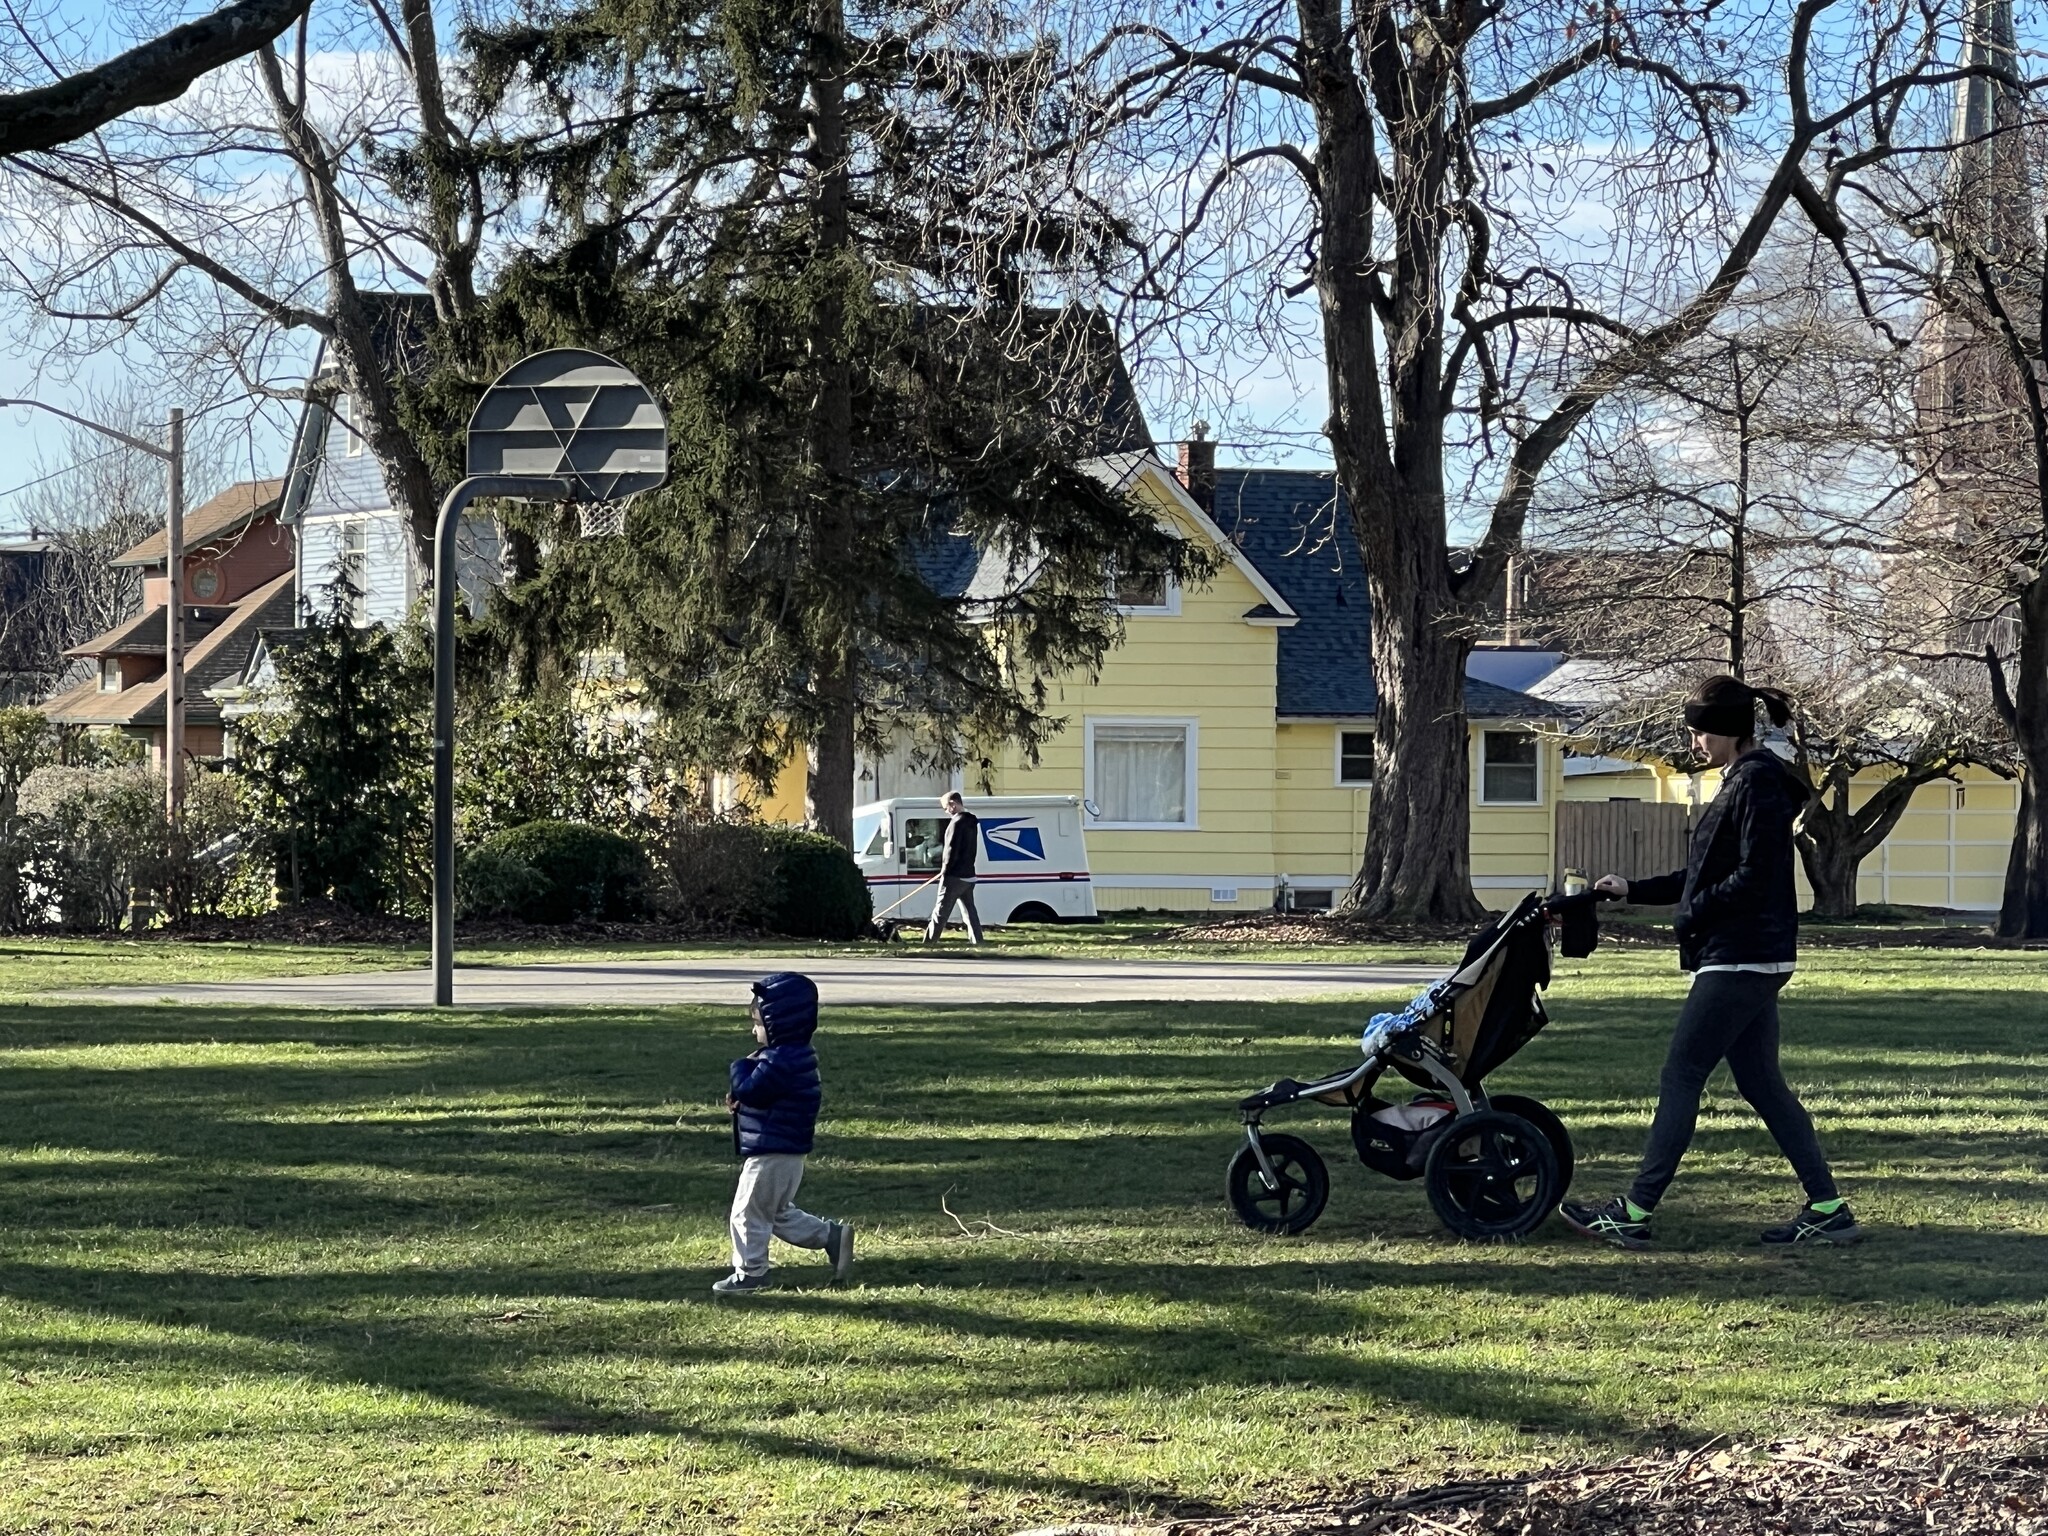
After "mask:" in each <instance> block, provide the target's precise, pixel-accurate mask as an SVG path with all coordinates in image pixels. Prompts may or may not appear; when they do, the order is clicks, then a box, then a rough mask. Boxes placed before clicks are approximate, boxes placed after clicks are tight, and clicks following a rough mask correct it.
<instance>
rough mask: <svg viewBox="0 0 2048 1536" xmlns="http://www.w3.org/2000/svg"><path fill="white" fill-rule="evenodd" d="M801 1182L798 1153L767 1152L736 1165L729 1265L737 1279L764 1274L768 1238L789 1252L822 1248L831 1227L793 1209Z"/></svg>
mask: <svg viewBox="0 0 2048 1536" xmlns="http://www.w3.org/2000/svg"><path fill="white" fill-rule="evenodd" d="M803 1181H804V1157H803V1154H802V1153H801V1152H770V1153H765V1154H763V1155H762V1156H759V1157H750V1158H748V1159H747V1160H746V1161H745V1162H744V1163H741V1164H740V1184H739V1188H738V1189H736V1190H734V1191H733V1194H732V1223H731V1226H732V1267H733V1269H734V1271H735V1272H737V1273H739V1274H742V1275H765V1274H767V1273H768V1237H769V1234H770V1233H773V1234H774V1235H775V1236H776V1237H779V1238H781V1239H782V1240H783V1241H784V1242H785V1243H788V1244H790V1245H791V1246H792V1247H795V1248H822V1247H824V1246H825V1235H826V1233H827V1232H828V1231H829V1230H830V1228H831V1223H829V1222H825V1221H820V1220H819V1219H818V1218H817V1217H815V1216H813V1215H812V1214H811V1213H810V1212H809V1211H800V1210H798V1209H797V1206H796V1192H797V1189H798V1188H799V1187H800V1186H801V1185H802V1184H803Z"/></svg>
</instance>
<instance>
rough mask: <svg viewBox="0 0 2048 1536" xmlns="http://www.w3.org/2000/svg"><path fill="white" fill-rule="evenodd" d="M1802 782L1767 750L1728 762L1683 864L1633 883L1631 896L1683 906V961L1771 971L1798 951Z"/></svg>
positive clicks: (1690, 965) (1679, 924)
mask: <svg viewBox="0 0 2048 1536" xmlns="http://www.w3.org/2000/svg"><path fill="white" fill-rule="evenodd" d="M1805 799H1806V797H1805V795H1804V793H1803V792H1802V791H1801V790H1800V787H1799V782H1798V780H1796V779H1794V778H1793V777H1792V775H1791V774H1790V773H1789V772H1788V771H1787V770H1786V769H1785V767H1784V765H1783V764H1782V763H1780V762H1779V761H1778V759H1777V758H1776V757H1774V756H1772V755H1771V754H1770V753H1769V752H1766V751H1764V750H1763V749H1761V748H1759V749H1757V750H1756V751H1753V752H1745V753H1743V754H1742V756H1740V757H1738V758H1737V759H1736V760H1735V761H1734V762H1733V763H1732V764H1730V765H1729V768H1728V772H1727V774H1726V775H1725V776H1724V777H1723V778H1722V780H1721V793H1720V794H1718V795H1716V796H1715V797H1714V800H1713V803H1712V804H1711V805H1709V806H1708V807H1707V808H1706V810H1705V811H1703V812H1702V813H1701V814H1700V820H1699V825H1698V826H1696V827H1695V828H1693V834H1692V846H1691V847H1690V848H1688V849H1687V850H1686V861H1685V868H1684V869H1681V870H1679V871H1677V872H1676V873H1675V874H1669V875H1658V876H1656V877H1654V878H1652V879H1649V880H1631V881H1629V883H1628V899H1629V900H1630V901H1632V902H1641V903H1642V904H1644V905H1646V906H1653V907H1661V906H1669V905H1670V904H1671V903H1673V902H1676V903H1677V904H1678V917H1677V920H1676V922H1675V923H1674V925H1673V926H1674V927H1675V928H1676V930H1677V933H1678V963H1679V964H1680V965H1681V966H1683V967H1684V968H1685V969H1686V970H1688V971H1696V970H1698V969H1699V968H1700V967H1701V966H1703V965H1769V964H1774V963H1782V962H1784V961H1788V960H1791V959H1794V958H1795V957H1796V956H1797V954H1798V949H1799V901H1798V896H1797V894H1796V893H1795V891H1794V889H1793V885H1792V823H1793V821H1794V820H1796V819H1797V817H1798V815H1799V810H1800V807H1801V806H1802V805H1804V804H1805Z"/></svg>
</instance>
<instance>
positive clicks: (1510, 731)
mask: <svg viewBox="0 0 2048 1536" xmlns="http://www.w3.org/2000/svg"><path fill="white" fill-rule="evenodd" d="M1489 736H1527V737H1530V738H1531V739H1533V740H1534V741H1535V743H1536V798H1535V799H1533V800H1489V799H1487V797H1486V738H1487V737H1489ZM1478 746H1479V750H1478V752H1477V753H1476V754H1474V756H1475V761H1474V763H1473V765H1472V766H1473V784H1472V788H1473V789H1474V791H1475V792H1476V793H1477V794H1478V796H1479V804H1481V805H1497V806H1502V807H1514V808H1516V809H1519V810H1524V811H1526V810H1533V809H1535V808H1536V807H1538V806H1541V805H1542V804H1543V736H1542V734H1541V733H1540V732H1537V731H1524V730H1516V729H1514V728H1513V727H1510V726H1499V727H1494V728H1486V727H1482V728H1481V729H1480V732H1479V743H1478Z"/></svg>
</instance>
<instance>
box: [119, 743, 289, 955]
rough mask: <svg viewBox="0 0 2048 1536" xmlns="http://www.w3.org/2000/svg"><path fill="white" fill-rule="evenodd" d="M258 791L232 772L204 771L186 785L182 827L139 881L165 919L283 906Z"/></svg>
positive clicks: (139, 867) (140, 865)
mask: <svg viewBox="0 0 2048 1536" xmlns="http://www.w3.org/2000/svg"><path fill="white" fill-rule="evenodd" d="M254 798H255V797H254V794H253V792H252V791H251V790H250V788H249V786H248V784H247V783H245V782H244V781H242V780H240V779H238V778H235V777H234V776H233V775H231V774H226V773H217V772H199V773H195V774H193V775H192V776H191V777H190V778H189V779H188V780H187V781H186V784H185V815H184V821H183V824H182V825H181V826H180V827H179V828H178V830H177V831H176V832H175V833H173V832H171V831H170V830H169V828H165V829H164V833H163V836H162V838H161V841H160V842H159V844H158V845H157V847H156V848H155V849H154V850H152V853H151V855H150V856H149V857H148V858H145V859H141V860H138V861H137V864H136V869H135V883H136V884H137V885H138V886H147V887H148V888H149V889H150V890H151V891H153V892H154V893H155V894H156V898H157V900H158V902H159V903H160V904H161V905H162V907H163V910H164V916H165V917H167V918H169V919H170V920H171V921H172V922H174V923H176V922H182V921H183V920H184V919H186V918H188V917H194V916H218V915H222V914H226V915H230V916H235V917H253V916H256V915H258V914H260V913H263V912H268V911H269V910H270V909H271V907H273V906H274V905H276V899H277V878H276V873H277V870H276V862H275V857H274V855H273V853H272V850H271V845H270V838H269V835H268V833H267V832H266V831H265V830H264V829H263V828H262V827H261V826H260V825H259V824H258V822H257V814H256V808H255V805H254V804H253V801H254Z"/></svg>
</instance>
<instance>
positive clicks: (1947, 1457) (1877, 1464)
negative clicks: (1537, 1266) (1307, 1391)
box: [1025, 1413, 2048, 1536]
mask: <svg viewBox="0 0 2048 1536" xmlns="http://www.w3.org/2000/svg"><path fill="white" fill-rule="evenodd" d="M1717 1445H1719V1442H1718V1441H1709V1442H1708V1443H1707V1445H1705V1446H1701V1447H1699V1448H1697V1449H1695V1450H1692V1451H1689V1452H1677V1451H1672V1452H1664V1453H1660V1454H1656V1455H1650V1456H1640V1457H1635V1458H1632V1459H1630V1460H1628V1461H1621V1462H1614V1463H1610V1464H1608V1465H1605V1466H1568V1467H1550V1468H1544V1469H1540V1470H1538V1471H1534V1472H1531V1473H1529V1474H1527V1475H1525V1476H1522V1477H1510V1478H1500V1479H1497V1480H1493V1481H1487V1482H1465V1483H1448V1484H1443V1485H1440V1486H1438V1487H1435V1488H1424V1489H1413V1490H1409V1489H1403V1490H1400V1491H1398V1492H1396V1493H1393V1494H1389V1495H1368V1496H1365V1497H1361V1498H1357V1499H1351V1500H1346V1501H1342V1502H1336V1503H1326V1504H1320V1505H1315V1506H1312V1507H1307V1508H1301V1509H1293V1510H1276V1511H1271V1512H1267V1513H1248V1514H1240V1515H1233V1516H1228V1517H1226V1518H1223V1519H1204V1520H1176V1521H1170V1522H1167V1523H1165V1524H1159V1525H1149V1526H1144V1525H1124V1526H1106V1525H1071V1526H1055V1527H1049V1528H1045V1529H1042V1530H1041V1531H1038V1532H1034V1533H1025V1536H1443V1533H1445V1532H1449V1533H1452V1536H1699V1533H1712V1536H1905V1533H1906V1532H1909V1531H1912V1532H1922V1531H1940V1532H1942V1533H1944V1536H2048V1413H2037V1414H2032V1415H2028V1416H2026V1417H2024V1418H2018V1419H1979V1418H1975V1417H1972V1416H1970V1415H1967V1414H1952V1413H1951V1414H1943V1413H1930V1414H1926V1415H1922V1416H1920V1417H1916V1418H1911V1419H1899V1420H1893V1421H1890V1422H1887V1423H1883V1424H1877V1425H1871V1426H1868V1427H1866V1428H1863V1429H1860V1430H1853V1431H1849V1432H1846V1433H1841V1434H1834V1435H1810V1436H1805V1437H1800V1438H1796V1439H1787V1440H1778V1441H1772V1442H1769V1443H1766V1444H1762V1445H1753V1446H1721V1447H1720V1448H1718V1449H1710V1448H1712V1447H1715V1446H1717Z"/></svg>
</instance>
